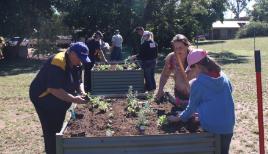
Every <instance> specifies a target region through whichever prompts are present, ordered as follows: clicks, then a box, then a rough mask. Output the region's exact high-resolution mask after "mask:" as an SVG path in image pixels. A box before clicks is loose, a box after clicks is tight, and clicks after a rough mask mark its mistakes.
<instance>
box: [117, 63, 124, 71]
mask: <svg viewBox="0 0 268 154" xmlns="http://www.w3.org/2000/svg"><path fill="white" fill-rule="evenodd" d="M115 70H118V71H122V70H124V67H123V66H122V65H119V64H116V65H115Z"/></svg>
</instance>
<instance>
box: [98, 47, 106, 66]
mask: <svg viewBox="0 0 268 154" xmlns="http://www.w3.org/2000/svg"><path fill="white" fill-rule="evenodd" d="M97 52H98V53H99V54H100V57H101V60H102V61H104V62H106V63H107V62H108V61H107V59H106V57H105V55H104V53H103V51H102V50H97Z"/></svg>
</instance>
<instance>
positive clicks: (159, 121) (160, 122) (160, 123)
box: [157, 115, 168, 127]
mask: <svg viewBox="0 0 268 154" xmlns="http://www.w3.org/2000/svg"><path fill="white" fill-rule="evenodd" d="M167 124H168V120H167V116H166V115H162V116H160V117H159V118H158V119H157V126H158V127H163V126H164V125H167Z"/></svg>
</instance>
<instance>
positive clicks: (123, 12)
mask: <svg viewBox="0 0 268 154" xmlns="http://www.w3.org/2000/svg"><path fill="white" fill-rule="evenodd" d="M0 10H1V11H0V34H1V35H4V36H12V35H22V36H27V37H29V36H31V34H32V32H33V29H34V28H37V29H42V27H43V26H44V24H47V25H49V26H48V27H53V24H51V23H56V24H55V25H57V26H59V27H60V26H62V25H65V26H66V27H68V28H69V29H70V30H72V31H74V30H77V29H79V30H82V35H85V36H86V37H89V36H90V35H92V34H93V32H94V31H96V30H101V31H102V32H104V33H105V34H104V36H105V39H106V40H107V41H109V40H110V38H111V36H112V35H113V32H114V30H115V29H120V32H121V34H122V35H123V37H124V38H125V43H128V44H131V43H132V42H133V40H136V39H137V38H135V37H137V36H135V35H134V34H133V29H134V28H135V27H136V26H143V27H144V28H145V29H147V30H150V31H152V32H154V36H155V39H156V41H158V42H159V45H160V47H168V46H169V45H170V44H169V42H170V40H171V38H172V37H173V36H174V35H175V34H177V33H182V34H185V35H186V36H187V37H188V38H190V39H191V38H193V37H194V36H195V35H198V34H205V33H207V32H208V30H210V28H211V26H212V23H213V22H214V21H216V20H223V12H224V11H225V10H226V1H225V0H101V1H99V0H28V1H23V0H2V1H0ZM55 10H56V12H57V15H58V16H60V17H59V19H58V20H55V19H57V18H55ZM53 12H54V13H53ZM59 22H61V24H62V25H59ZM55 33H57V32H55V30H53V34H55Z"/></svg>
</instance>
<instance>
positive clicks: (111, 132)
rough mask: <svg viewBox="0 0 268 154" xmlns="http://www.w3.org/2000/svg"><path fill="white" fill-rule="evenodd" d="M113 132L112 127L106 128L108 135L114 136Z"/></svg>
mask: <svg viewBox="0 0 268 154" xmlns="http://www.w3.org/2000/svg"><path fill="white" fill-rule="evenodd" d="M113 134H114V131H113V130H111V129H107V130H106V136H113Z"/></svg>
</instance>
